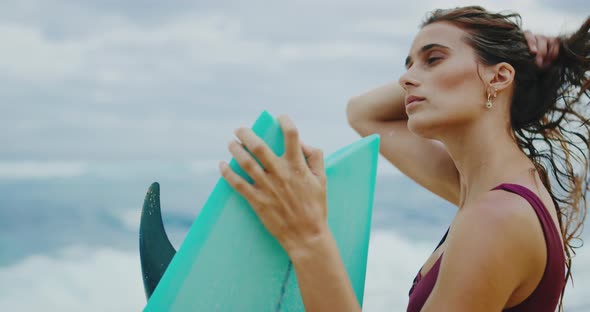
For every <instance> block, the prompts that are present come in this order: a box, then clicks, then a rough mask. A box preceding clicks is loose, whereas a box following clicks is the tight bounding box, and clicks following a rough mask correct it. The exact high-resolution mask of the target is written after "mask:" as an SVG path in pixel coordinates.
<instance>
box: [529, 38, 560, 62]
mask: <svg viewBox="0 0 590 312" xmlns="http://www.w3.org/2000/svg"><path fill="white" fill-rule="evenodd" d="M524 36H525V37H526V40H527V43H528V45H529V49H530V50H531V53H533V54H535V55H536V58H535V62H536V63H537V65H538V66H539V67H540V68H546V67H547V66H549V65H550V64H551V63H552V62H553V61H554V60H555V59H556V58H557V55H559V44H560V42H559V38H558V37H547V36H543V35H536V34H533V33H532V32H531V31H529V30H526V31H525V32H524Z"/></svg>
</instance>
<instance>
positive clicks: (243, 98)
mask: <svg viewBox="0 0 590 312" xmlns="http://www.w3.org/2000/svg"><path fill="white" fill-rule="evenodd" d="M469 3H470V2H469ZM552 3H553V2H551V1H544V2H543V1H494V2H480V3H478V4H480V5H482V6H484V7H486V8H488V9H490V10H514V11H516V12H518V13H520V14H521V15H522V17H523V28H526V29H531V30H533V31H536V32H538V33H543V34H547V35H555V34H557V33H559V32H560V31H568V30H570V31H571V30H573V29H575V28H576V27H578V26H579V25H580V24H581V21H582V19H583V18H584V17H585V16H584V14H585V13H586V12H587V11H585V10H580V8H583V7H584V6H586V7H587V4H586V3H585V2H583V1H563V2H561V3H560V5H559V6H556V5H554V4H552ZM465 4H468V2H461V1H455V2H453V1H414V2H412V5H411V6H410V5H407V4H405V3H403V2H396V1H376V0H370V1H364V2H362V3H360V2H358V1H296V2H288V3H280V2H279V3H269V2H262V1H249V2H242V1H192V2H191V1H166V2H162V1H125V2H123V3H122V2H120V1H98V2H97V1H75V2H72V1H30V0H23V1H3V2H2V3H0V40H2V42H3V53H2V54H3V57H2V59H0V83H1V84H2V86H3V88H2V91H0V103H1V104H0V105H2V106H1V108H2V114H0V127H1V128H0V129H1V130H2V131H1V134H0V146H2V151H1V153H0V164H4V165H6V164H8V165H9V166H11V167H12V166H14V165H19V166H21V167H19V168H22V169H23V172H24V173H23V174H28V173H27V170H26V169H27V168H29V167H27V166H34V167H33V168H34V169H33V170H30V171H35V172H40V174H48V172H47V170H48V171H49V172H51V171H52V170H54V169H51V168H52V167H53V166H54V165H55V166H58V168H59V169H58V170H55V171H59V172H61V171H62V169H65V171H67V172H69V173H70V174H75V173H76V172H79V171H80V170H83V168H84V167H85V166H86V165H88V164H89V163H100V162H120V161H128V162H131V161H137V160H149V161H175V162H178V161H181V162H192V161H195V160H203V159H213V160H219V159H220V158H223V157H227V155H228V153H227V150H226V144H227V142H228V141H229V140H230V139H231V138H232V136H233V129H235V128H237V127H239V126H250V125H251V124H252V123H253V121H254V119H255V118H256V117H257V116H258V115H259V114H260V112H262V111H263V110H268V111H269V112H270V113H272V114H273V115H279V114H288V115H289V116H291V117H292V118H293V120H294V121H295V122H296V125H297V126H298V128H299V129H300V132H301V134H302V136H301V137H302V139H303V140H304V141H306V143H308V144H312V145H315V146H317V147H320V148H322V149H324V150H325V152H327V153H329V152H331V151H334V150H336V149H337V148H339V147H341V146H343V145H345V144H348V143H350V142H351V141H353V140H355V139H357V138H358V136H357V135H356V133H354V132H353V131H352V130H351V129H350V127H349V126H348V124H347V121H346V114H345V107H346V104H347V102H348V100H349V99H350V98H351V97H352V96H354V95H358V94H360V93H362V92H365V91H367V90H369V89H370V88H373V87H376V86H378V85H381V84H384V83H387V82H390V81H395V80H397V79H398V78H399V76H400V75H401V74H402V73H403V71H404V68H403V61H404V59H405V56H406V54H407V53H408V50H409V47H410V45H411V41H412V39H413V36H414V35H415V34H416V33H417V31H418V24H419V21H420V20H421V19H422V18H423V17H424V16H425V13H426V12H428V11H430V10H432V9H434V8H439V7H452V6H456V5H465ZM548 21H550V22H548ZM15 163H16V164H15ZM23 166H24V167H23ZM39 166H44V168H45V170H39ZM2 168H5V166H1V165H0V169H2ZM5 171H6V169H4V170H0V172H2V173H4V172H5ZM7 174H10V173H7Z"/></svg>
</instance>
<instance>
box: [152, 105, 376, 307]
mask: <svg viewBox="0 0 590 312" xmlns="http://www.w3.org/2000/svg"><path fill="white" fill-rule="evenodd" d="M252 130H253V131H254V133H256V134H257V135H258V136H259V137H260V138H261V139H262V140H263V141H264V142H265V143H266V144H267V145H268V146H269V147H270V148H271V149H272V150H273V152H274V153H275V154H276V155H277V156H281V155H282V154H283V153H284V140H283V134H282V130H281V128H280V125H279V123H278V120H277V119H276V118H274V117H273V116H272V115H270V114H269V113H268V112H267V111H264V112H263V113H262V114H261V115H260V116H259V117H258V119H257V120H256V122H255V123H254V125H253V126H252ZM379 140H380V138H379V135H378V134H373V135H371V136H367V137H364V138H362V139H359V140H357V141H356V142H353V143H351V144H349V145H348V146H345V147H343V148H341V149H339V150H337V151H336V152H334V153H332V154H331V155H329V156H328V157H326V158H325V160H324V161H325V162H324V163H325V170H326V175H327V197H328V226H329V227H330V230H331V231H332V233H333V236H334V239H335V240H336V243H337V246H338V249H339V252H340V255H341V257H342V260H343V263H344V266H345V268H346V270H347V273H348V276H349V278H350V281H351V283H352V286H353V289H354V292H355V294H356V297H357V299H358V301H359V303H360V304H361V306H362V302H363V294H364V286H365V274H366V265H367V255H368V246H369V239H370V228H371V216H372V207H373V197H374V190H375V178H376V172H377V159H378V155H379ZM229 164H230V166H231V167H232V168H233V169H234V170H235V171H236V172H237V173H238V174H240V175H241V176H242V177H244V178H245V179H246V180H248V181H249V182H250V183H252V180H251V179H250V177H248V176H247V174H246V173H245V172H244V171H243V170H242V169H241V168H240V167H239V165H238V163H237V162H236V161H235V159H232V160H231V161H230V162H229ZM156 195H157V196H156ZM149 207H151V208H149ZM148 208H149V209H148ZM150 209H151V210H150ZM159 213H160V210H159V187H158V185H157V184H154V185H152V187H151V188H150V191H148V194H147V195H146V199H145V202H144V211H143V212H142V224H141V226H140V249H143V250H142V270H143V274H144V286H145V287H146V295H147V297H148V298H149V299H148V302H147V304H146V306H145V308H144V311H147V312H156V311H179V312H180V311H260V312H263V311H273V312H275V311H284V312H286V311H304V306H303V302H302V299H301V294H300V292H299V287H298V284H297V277H296V274H295V271H294V269H293V267H292V263H291V262H290V259H289V257H288V255H287V254H286V253H285V251H284V250H283V249H282V247H281V246H280V244H279V243H278V242H277V241H276V239H275V238H274V237H272V235H271V234H270V233H269V232H268V231H267V230H266V228H265V227H264V225H263V224H262V223H261V222H260V220H259V219H258V217H257V216H256V214H255V212H254V211H253V210H252V208H251V207H250V205H249V204H248V202H247V201H246V200H245V199H244V198H243V197H242V196H241V195H240V194H239V193H237V192H236V191H235V190H233V188H232V187H231V186H230V185H229V184H228V183H227V182H226V181H225V179H224V178H223V177H220V179H219V180H218V182H217V184H216V185H215V187H214V189H213V191H212V193H211V194H210V195H209V197H208V199H207V200H206V202H205V204H204V206H203V208H202V209H201V211H200V212H199V214H198V215H197V218H196V219H195V221H194V223H193V224H192V226H191V228H190V229H189V231H188V234H187V235H186V237H185V239H184V241H183V242H182V244H181V246H180V248H179V250H178V252H176V253H174V251H173V250H170V249H169V247H168V248H160V247H158V246H164V245H166V244H168V245H169V241H168V239H167V238H166V237H165V233H164V232H163V225H162V223H161V216H160V215H159ZM144 217H145V218H146V219H149V220H156V221H154V224H155V225H153V226H151V227H150V226H148V224H143V223H144V219H143V218H144ZM158 219H159V220H158ZM158 221H159V222H158ZM147 222H148V221H145V223H147ZM149 222H152V221H149ZM141 228H143V230H142V229H141ZM150 231H152V232H151V234H152V235H151V236H150ZM158 231H161V232H162V233H160V234H158V235H160V236H162V235H164V237H163V238H162V237H160V238H159V240H158V238H157V237H156V236H157V235H153V234H154V233H156V232H158ZM152 240H153V242H154V243H150V242H152ZM162 242H164V243H162ZM155 248H158V249H155ZM144 253H145V254H146V255H145V259H144ZM159 253H161V256H159ZM158 257H159V258H158ZM170 258H171V260H170ZM168 261H169V263H167V262H168ZM150 270H153V272H151V271H150ZM160 275H161V278H160ZM150 278H151V279H150ZM149 287H151V288H150V289H148V288H149ZM153 287H155V289H153ZM152 290H153V293H152ZM150 294H151V295H150Z"/></svg>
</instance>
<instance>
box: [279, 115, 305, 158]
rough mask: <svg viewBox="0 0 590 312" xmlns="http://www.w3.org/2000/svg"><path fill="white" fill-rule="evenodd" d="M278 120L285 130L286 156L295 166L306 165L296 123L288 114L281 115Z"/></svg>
mask: <svg viewBox="0 0 590 312" xmlns="http://www.w3.org/2000/svg"><path fill="white" fill-rule="evenodd" d="M278 120H279V123H280V125H281V129H282V130H283V136H284V137H285V157H286V158H287V160H288V161H289V162H291V164H292V165H294V166H295V167H299V168H302V167H305V159H304V158H303V155H301V145H300V143H299V131H298V130H297V127H296V126H295V123H294V122H293V120H291V118H289V116H287V115H281V116H279V117H278Z"/></svg>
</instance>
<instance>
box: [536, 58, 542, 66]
mask: <svg viewBox="0 0 590 312" xmlns="http://www.w3.org/2000/svg"><path fill="white" fill-rule="evenodd" d="M537 65H539V66H541V65H543V60H542V59H541V57H537Z"/></svg>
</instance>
